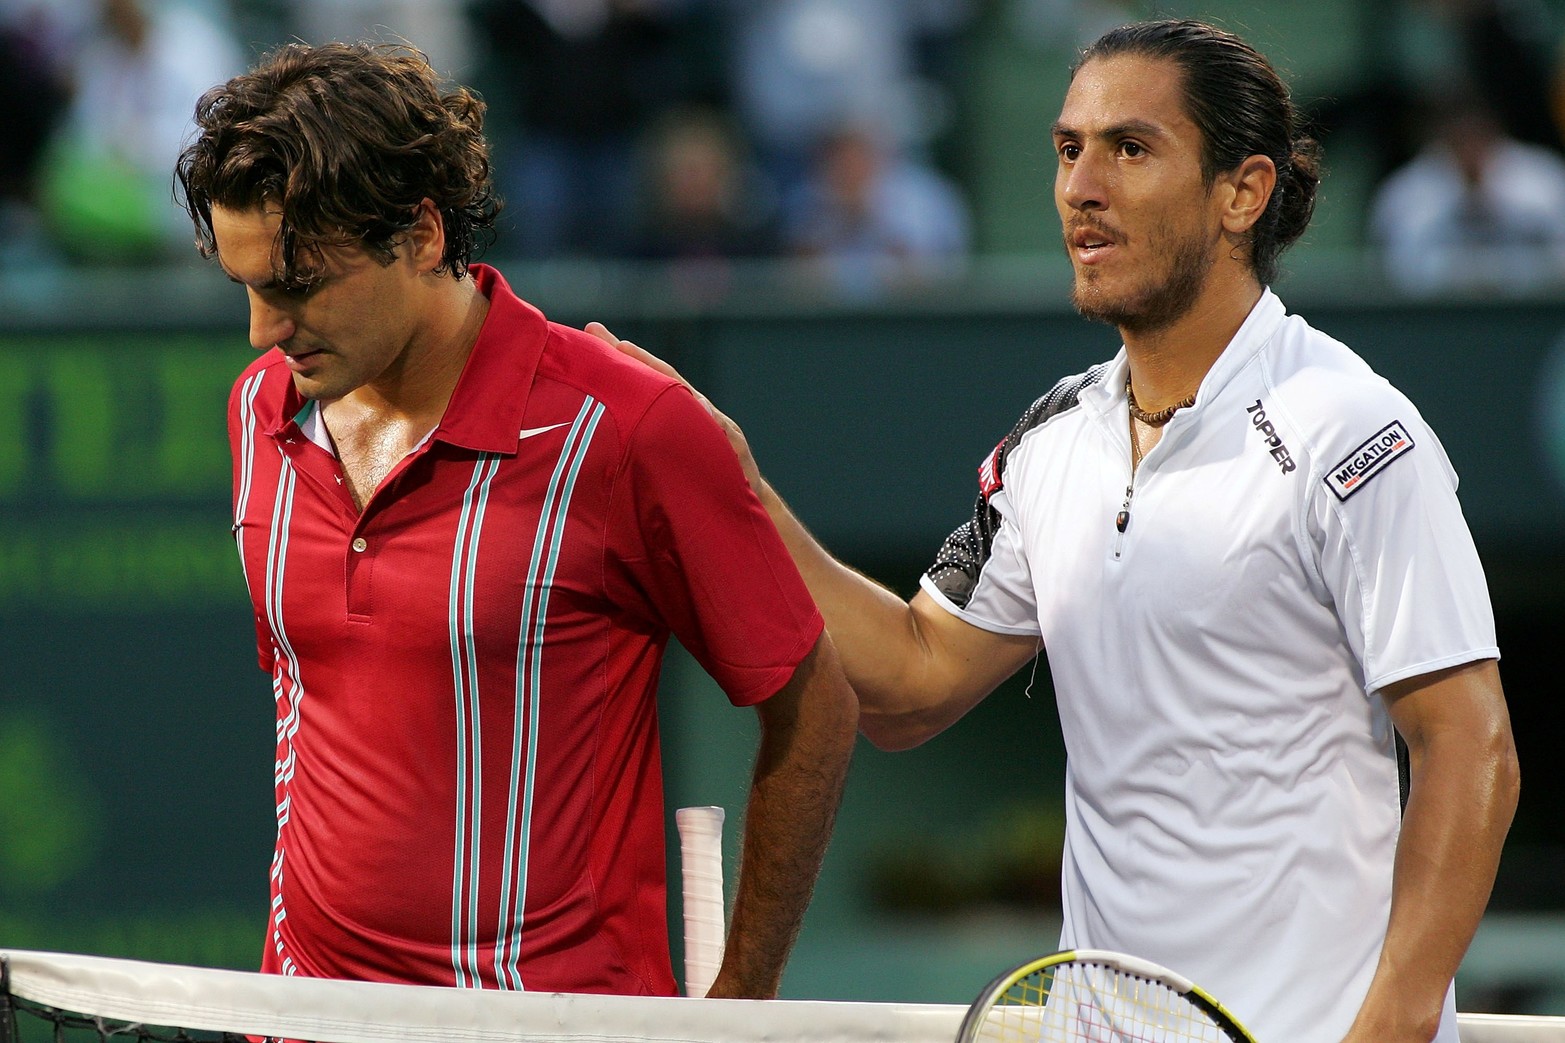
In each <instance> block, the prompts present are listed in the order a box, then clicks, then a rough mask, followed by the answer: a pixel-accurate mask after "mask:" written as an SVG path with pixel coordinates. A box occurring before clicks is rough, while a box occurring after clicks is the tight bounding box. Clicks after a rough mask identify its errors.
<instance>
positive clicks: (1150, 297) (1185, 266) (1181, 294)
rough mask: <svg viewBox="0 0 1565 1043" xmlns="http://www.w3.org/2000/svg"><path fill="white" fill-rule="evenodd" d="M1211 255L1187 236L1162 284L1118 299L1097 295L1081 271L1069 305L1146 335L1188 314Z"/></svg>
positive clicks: (1093, 317)
mask: <svg viewBox="0 0 1565 1043" xmlns="http://www.w3.org/2000/svg"><path fill="white" fill-rule="evenodd" d="M1213 263H1214V261H1213V257H1212V254H1211V252H1210V251H1209V250H1208V249H1207V248H1206V245H1205V244H1204V243H1202V242H1201V241H1200V240H1199V239H1196V238H1191V239H1187V240H1186V241H1185V242H1184V243H1182V244H1181V245H1180V247H1179V250H1178V252H1177V253H1176V254H1175V255H1174V258H1173V264H1172V265H1171V266H1170V273H1169V276H1168V278H1167V279H1165V280H1164V281H1163V282H1162V283H1160V284H1158V285H1156V286H1152V287H1150V288H1147V289H1145V290H1143V291H1141V292H1140V293H1139V294H1136V295H1134V296H1131V297H1128V298H1121V299H1118V300H1109V299H1101V298H1099V297H1098V296H1097V295H1096V294H1095V293H1094V292H1093V291H1094V289H1095V287H1094V286H1093V285H1092V284H1090V283H1089V282H1087V281H1086V280H1085V279H1083V277H1082V276H1081V274H1080V273H1078V274H1077V275H1076V280H1075V282H1074V283H1072V285H1071V304H1072V305H1074V306H1075V308H1076V311H1077V312H1079V313H1080V314H1081V316H1082V318H1085V319H1091V320H1092V321H1094V322H1105V323H1108V324H1109V325H1110V326H1115V327H1118V328H1119V329H1121V330H1123V331H1124V332H1126V333H1136V334H1146V333H1151V332H1155V331H1157V330H1160V329H1166V328H1167V327H1169V326H1171V325H1173V324H1174V323H1175V322H1177V321H1178V320H1180V319H1182V318H1184V316H1185V315H1187V314H1189V312H1190V309H1191V308H1193V307H1195V302H1196V300H1197V299H1198V298H1199V297H1200V296H1201V290H1202V288H1203V287H1204V286H1205V285H1206V277H1207V274H1208V273H1210V272H1211V270H1212V265H1213Z"/></svg>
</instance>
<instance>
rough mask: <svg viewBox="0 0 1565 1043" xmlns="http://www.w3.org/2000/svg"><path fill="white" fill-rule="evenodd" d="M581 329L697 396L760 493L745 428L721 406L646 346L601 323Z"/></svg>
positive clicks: (751, 483) (758, 476) (757, 469)
mask: <svg viewBox="0 0 1565 1043" xmlns="http://www.w3.org/2000/svg"><path fill="white" fill-rule="evenodd" d="M584 329H585V330H586V332H588V333H590V334H592V335H593V336H594V337H597V338H598V339H599V340H601V341H603V342H604V343H605V344H607V345H609V346H610V347H612V348H615V349H616V350H618V351H620V352H621V353H623V354H625V355H627V356H629V357H630V358H633V359H635V360H636V361H637V362H639V363H641V364H642V365H643V366H646V367H647V368H649V369H652V370H655V371H657V372H658V373H661V374H663V375H664V376H665V377H671V378H673V379H674V380H677V381H679V382H680V383H681V384H683V385H684V386H685V387H687V388H689V389H690V393H691V394H692V395H694V396H695V397H696V401H698V402H700V403H701V405H702V406H704V407H705V408H706V411H707V412H708V413H710V414H712V419H714V420H716V421H717V424H718V426H719V427H721V428H722V429H723V434H724V435H725V436H727V438H728V444H729V445H731V446H733V449H734V453H735V455H737V456H738V457H739V463H740V466H742V467H743V468H744V476H745V478H746V479H747V480H748V481H749V483H750V488H751V489H754V490H755V491H756V493H757V494H758V495H759V493H760V491H761V485H762V480H761V471H760V468H759V467H758V466H757V465H756V462H755V456H754V455H753V454H752V453H751V452H750V443H749V442H748V441H747V440H746V439H745V437H744V431H742V430H741V429H740V427H739V425H738V424H736V423H734V421H733V420H732V419H731V418H730V417H729V416H728V415H727V414H726V413H724V412H723V411H722V410H721V409H718V408H717V407H716V406H715V405H713V404H712V400H711V399H709V398H707V397H706V396H705V395H703V394H702V393H701V392H700V391H698V390H696V388H695V385H693V384H691V383H690V381H688V380H686V379H685V378H684V377H683V376H681V375H680V373H679V370H677V369H675V368H674V367H673V366H670V365H669V364H668V363H667V362H664V361H663V360H662V359H660V358H658V357H657V356H656V355H654V354H652V352H650V351H648V350H647V349H646V348H643V347H641V346H640V345H639V344H636V343H635V342H634V341H628V340H621V339H620V338H618V337H616V336H615V335H614V334H613V333H611V332H610V331H609V328H608V327H607V326H605V325H603V323H601V322H589V323H587V325H586V326H585V327H584Z"/></svg>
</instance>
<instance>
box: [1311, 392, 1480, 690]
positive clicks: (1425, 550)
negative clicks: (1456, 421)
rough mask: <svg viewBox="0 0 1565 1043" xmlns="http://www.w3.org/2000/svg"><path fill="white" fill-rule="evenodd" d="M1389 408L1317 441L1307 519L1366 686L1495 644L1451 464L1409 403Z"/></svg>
mask: <svg viewBox="0 0 1565 1043" xmlns="http://www.w3.org/2000/svg"><path fill="white" fill-rule="evenodd" d="M1392 410H1394V411H1392ZM1392 410H1387V411H1384V412H1382V413H1380V414H1379V415H1376V416H1374V417H1373V419H1371V420H1370V421H1369V422H1367V423H1359V424H1358V426H1357V428H1356V429H1353V428H1349V427H1345V428H1344V429H1343V434H1342V436H1341V437H1340V438H1338V439H1334V441H1335V443H1336V444H1335V445H1330V446H1325V447H1323V448H1322V450H1321V452H1322V457H1321V458H1322V459H1323V460H1326V461H1333V463H1331V464H1330V465H1329V466H1326V467H1325V468H1324V469H1323V470H1322V471H1321V473H1320V474H1319V476H1318V480H1317V481H1316V483H1315V485H1314V487H1313V490H1312V498H1311V501H1310V512H1309V519H1308V522H1307V524H1308V526H1309V535H1310V539H1311V540H1312V542H1313V543H1314V544H1315V548H1316V553H1317V560H1318V563H1319V566H1320V570H1321V576H1322V579H1323V581H1324V582H1325V585H1326V587H1327V589H1328V590H1329V591H1330V593H1331V597H1332V598H1333V600H1334V601H1335V603H1336V606H1337V611H1338V615H1339V617H1340V619H1341V620H1342V625H1343V629H1344V631H1345V633H1346V637H1347V640H1348V642H1349V644H1350V646H1351V647H1352V649H1353V651H1354V653H1355V655H1356V656H1357V658H1358V660H1359V663H1360V664H1361V666H1362V669H1363V673H1364V685H1365V688H1366V690H1368V691H1375V690H1377V689H1379V688H1383V687H1385V686H1386V685H1388V684H1391V683H1392V682H1394V681H1400V680H1404V679H1406V678H1409V677H1417V676H1419V675H1421V674H1426V673H1429V672H1431V671H1434V670H1440V669H1444V668H1446V667H1451V666H1458V665H1461V664H1462V663H1466V662H1472V661H1475V660H1479V659H1494V658H1498V657H1499V654H1500V653H1499V648H1498V647H1497V644H1496V641H1495V628H1494V613H1493V609H1492V608H1491V606H1490V602H1489V590H1488V585H1487V583H1486V581H1485V579H1484V573H1483V566H1482V564H1481V562H1480V561H1479V558H1478V551H1477V548H1476V547H1475V546H1474V544H1473V538H1472V534H1471V533H1470V532H1469V530H1468V527H1467V522H1466V519H1465V518H1464V517H1463V516H1462V509H1461V504H1460V503H1459V501H1458V500H1457V496H1456V486H1457V480H1456V472H1455V470H1454V469H1453V468H1452V466H1451V463H1450V460H1449V459H1448V458H1447V456H1446V453H1445V449H1444V447H1443V446H1441V444H1440V442H1439V440H1438V439H1437V438H1436V437H1435V434H1434V432H1433V431H1432V430H1431V429H1430V428H1429V427H1428V425H1427V424H1425V423H1424V421H1423V419H1422V417H1420V416H1419V415H1418V414H1417V412H1416V411H1415V410H1414V409H1413V407H1412V406H1411V404H1409V403H1407V401H1406V400H1405V399H1401V400H1399V402H1397V403H1396V404H1394V405H1393V406H1392Z"/></svg>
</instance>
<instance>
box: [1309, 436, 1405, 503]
mask: <svg viewBox="0 0 1565 1043" xmlns="http://www.w3.org/2000/svg"><path fill="white" fill-rule="evenodd" d="M1412 448H1413V436H1412V435H1410V434H1408V433H1407V428H1406V427H1405V426H1404V425H1403V424H1402V421H1400V420H1393V421H1391V423H1389V424H1387V425H1386V426H1385V427H1383V428H1381V429H1380V430H1379V431H1378V432H1376V433H1375V435H1374V436H1373V437H1371V438H1370V439H1369V440H1368V441H1366V442H1364V444H1362V445H1360V446H1359V447H1358V448H1357V449H1355V450H1353V452H1351V453H1349V454H1348V455H1347V456H1346V457H1344V458H1343V459H1342V460H1341V461H1340V462H1338V463H1337V465H1336V466H1334V467H1332V468H1331V469H1330V470H1328V471H1327V472H1326V477H1325V478H1324V479H1322V481H1324V482H1325V483H1326V484H1327V485H1328V486H1330V487H1331V491H1332V492H1334V493H1336V494H1337V499H1339V500H1346V499H1347V498H1348V497H1349V496H1352V495H1353V494H1354V493H1356V492H1358V491H1359V490H1360V489H1362V488H1364V486H1365V484H1367V483H1368V482H1369V480H1370V479H1371V478H1373V477H1375V475H1377V474H1379V473H1380V472H1381V471H1384V470H1385V469H1386V468H1387V467H1388V466H1390V464H1391V461H1393V460H1395V459H1396V458H1397V457H1399V456H1401V455H1402V454H1403V453H1405V452H1407V451H1408V450H1410V449H1412Z"/></svg>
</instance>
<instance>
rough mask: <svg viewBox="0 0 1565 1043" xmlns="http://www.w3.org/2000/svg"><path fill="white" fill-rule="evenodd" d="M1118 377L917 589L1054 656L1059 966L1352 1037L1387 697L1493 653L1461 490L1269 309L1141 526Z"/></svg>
mask: <svg viewBox="0 0 1565 1043" xmlns="http://www.w3.org/2000/svg"><path fill="white" fill-rule="evenodd" d="M1125 374H1126V359H1125V353H1124V351H1123V349H1122V350H1121V351H1120V353H1119V355H1118V356H1116V357H1115V358H1114V359H1113V360H1112V361H1111V362H1108V363H1106V364H1104V365H1100V366H1097V367H1094V368H1093V369H1092V370H1090V371H1088V373H1086V374H1083V375H1082V376H1080V377H1075V378H1071V379H1069V380H1066V381H1062V382H1061V383H1060V384H1059V385H1057V386H1056V387H1055V389H1054V390H1052V391H1051V392H1049V394H1047V395H1045V396H1044V397H1043V398H1041V399H1039V400H1038V402H1037V403H1036V404H1035V405H1034V406H1033V407H1032V408H1031V409H1029V410H1028V413H1027V414H1026V415H1025V416H1024V417H1023V418H1022V421H1021V423H1019V424H1018V425H1017V427H1016V428H1015V429H1014V430H1013V431H1012V432H1011V434H1010V435H1009V436H1007V438H1006V439H1005V441H1003V442H1002V443H1001V444H1000V446H998V447H997V448H996V450H995V452H994V453H993V454H991V456H990V457H989V459H987V460H986V461H985V462H984V466H983V468H981V470H980V485H981V489H982V492H981V495H980V497H979V501H978V507H977V511H976V513H975V517H974V519H973V521H972V522H970V523H968V525H966V526H964V527H963V528H961V529H959V530H957V532H956V533H954V534H953V535H952V537H951V538H950V539H949V540H947V541H946V544H945V546H944V547H943V548H942V551H941V556H940V559H939V561H937V563H936V565H935V566H934V567H933V568H931V569H930V571H929V572H928V573H927V574H926V575H925V577H924V579H923V586H924V589H925V590H926V591H928V592H929V593H930V594H931V595H932V596H933V597H934V598H935V599H936V600H937V601H939V602H940V603H942V604H943V605H944V606H945V607H946V608H947V609H948V610H950V611H951V612H953V613H954V614H956V615H957V616H959V617H960V618H962V619H964V620H966V621H967V622H969V623H971V624H973V625H974V626H978V627H982V628H983V629H986V630H991V631H995V632H999V633H1006V634H1027V635H1040V636H1041V637H1042V639H1043V642H1044V646H1045V648H1046V650H1047V655H1048V661H1049V667H1050V670H1051V672H1052V674H1053V678H1054V686H1055V692H1056V698H1057V702H1058V708H1059V716H1060V723H1061V726H1062V729H1063V732H1064V738H1065V745H1066V750H1067V753H1068V761H1067V776H1066V805H1067V829H1066V840H1065V850H1064V872H1063V881H1062V890H1063V901H1064V931H1063V934H1062V938H1061V945H1062V947H1063V948H1076V947H1092V948H1106V949H1118V950H1122V951H1125V952H1130V953H1134V954H1137V955H1140V956H1143V957H1146V958H1148V959H1151V960H1154V961H1156V962H1159V963H1163V964H1165V965H1167V966H1169V967H1171V968H1173V969H1175V970H1177V971H1179V972H1180V973H1182V974H1185V975H1188V976H1189V977H1190V978H1192V979H1193V980H1194V981H1196V982H1197V983H1199V984H1201V985H1202V986H1204V987H1205V988H1206V989H1207V990H1208V991H1210V992H1211V993H1212V994H1213V995H1215V996H1216V997H1217V998H1218V999H1219V1000H1221V1001H1222V1002H1223V1003H1224V1004H1225V1005H1227V1006H1228V1007H1229V1008H1230V1009H1231V1010H1233V1011H1234V1012H1235V1013H1236V1014H1237V1015H1238V1016H1239V1018H1240V1020H1242V1021H1245V1022H1246V1023H1247V1024H1248V1026H1249V1027H1250V1029H1251V1031H1252V1032H1254V1033H1255V1034H1256V1036H1257V1038H1259V1039H1261V1040H1266V1041H1273V1040H1276V1041H1286V1043H1336V1041H1337V1040H1339V1039H1340V1038H1341V1037H1342V1035H1343V1033H1344V1032H1346V1030H1347V1028H1348V1026H1349V1024H1350V1023H1351V1021H1352V1020H1353V1017H1354V1015H1355V1013H1356V1012H1357V1010H1358V1007H1359V1005H1360V1003H1361V1001H1362V1000H1363V997H1364V994H1365V992H1366V990H1367V989H1368V986H1369V981H1370V978H1371V976H1372V975H1373V972H1374V969H1375V964H1376V960H1377V958H1378V956H1379V952H1380V947H1381V944H1382V942H1383V940H1384V935H1385V926H1386V922H1387V918H1388V916H1389V910H1390V898H1391V876H1392V860H1393V857H1394V854H1395V849H1396V843H1397V835H1398V830H1399V826H1400V820H1401V800H1400V775H1399V771H1398V758H1397V752H1396V748H1395V746H1396V743H1395V740H1394V731H1393V729H1392V727H1391V724H1390V721H1389V718H1388V716H1387V714H1386V710H1385V707H1384V705H1383V704H1382V702H1381V700H1380V699H1379V698H1378V697H1376V696H1375V694H1374V693H1375V692H1376V691H1377V690H1378V689H1379V688H1381V687H1383V686H1385V685H1387V684H1389V683H1391V682H1393V681H1397V680H1399V679H1402V678H1408V677H1415V676H1418V675H1421V674H1426V673H1429V672H1430V671H1433V670H1438V669H1441V668H1443V667H1449V666H1454V665H1457V664H1461V663H1465V662H1470V661H1473V660H1478V659H1485V658H1497V657H1498V655H1499V650H1498V648H1497V647H1496V644H1495V635H1494V617H1493V613H1492V611H1491V609H1490V605H1489V596H1488V590H1487V587H1486V585H1485V582H1484V576H1483V571H1482V568H1481V566H1480V564H1479V560H1478V555H1477V553H1476V551H1475V549H1474V547H1473V541H1472V537H1471V535H1470V534H1469V532H1468V529H1467V525H1466V522H1465V521H1464V519H1463V517H1462V512H1461V508H1460V506H1459V505H1458V503H1457V499H1456V475H1455V472H1454V471H1453V470H1452V467H1451V464H1450V461H1449V460H1448V459H1447V458H1446V454H1445V451H1444V449H1443V448H1442V447H1441V445H1440V443H1439V441H1438V440H1437V439H1436V438H1435V436H1434V433H1433V432H1432V431H1431V430H1430V429H1429V427H1428V426H1427V425H1426V424H1425V423H1424V420H1423V417H1422V416H1420V415H1419V413H1418V411H1417V410H1416V409H1415V408H1414V407H1413V405H1412V404H1411V403H1410V402H1409V401H1408V400H1407V398H1405V397H1404V396H1403V395H1402V394H1401V393H1400V392H1398V391H1397V390H1396V389H1395V388H1393V387H1392V386H1391V385H1390V384H1388V383H1387V382H1386V381H1385V380H1384V379H1383V378H1381V377H1379V376H1377V375H1376V374H1375V373H1374V372H1373V371H1372V370H1371V369H1370V368H1369V366H1368V365H1367V364H1366V363H1365V362H1364V361H1363V360H1362V359H1360V358H1359V357H1358V356H1357V355H1355V354H1354V353H1353V352H1352V351H1350V350H1349V349H1348V348H1346V347H1344V346H1343V345H1342V344H1340V343H1338V342H1337V341H1335V340H1332V339H1331V338H1330V337H1327V336H1325V335H1324V334H1322V333H1320V332H1318V331H1316V330H1314V329H1312V328H1311V327H1310V326H1309V325H1308V324H1306V323H1305V322H1304V320H1302V319H1300V318H1298V317H1297V316H1289V315H1286V314H1285V312H1284V308H1283V305H1282V302H1281V301H1280V300H1278V298H1277V297H1276V296H1275V295H1274V294H1272V293H1271V292H1270V291H1267V292H1266V293H1265V294H1264V295H1263V296H1262V298H1261V300H1260V301H1259V302H1258V303H1257V305H1256V307H1255V309H1254V310H1253V311H1252V312H1251V314H1250V316H1249V318H1248V319H1247V320H1246V322H1245V324H1244V326H1243V327H1242V328H1241V329H1240V330H1239V332H1238V333H1237V334H1236V335H1235V336H1234V339H1233V341H1232V342H1231V343H1230V344H1229V345H1228V347H1227V348H1226V349H1225V350H1224V352H1223V354H1222V356H1221V357H1220V358H1219V359H1218V360H1217V362H1216V364H1215V365H1213V367H1212V369H1211V371H1210V372H1208V373H1207V375H1206V378H1205V379H1204V380H1203V381H1202V383H1201V387H1200V389H1199V390H1198V392H1197V394H1196V399H1195V404H1194V405H1192V406H1190V407H1188V408H1186V409H1182V410H1180V411H1179V412H1178V413H1177V414H1176V415H1175V416H1174V418H1173V419H1172V420H1170V421H1169V423H1168V425H1167V427H1166V428H1164V432H1163V436H1162V438H1161V440H1160V441H1159V442H1158V443H1157V444H1156V445H1155V446H1154V447H1153V448H1152V449H1151V451H1150V452H1149V453H1147V455H1146V458H1145V459H1144V460H1143V461H1142V463H1141V466H1140V468H1139V469H1138V471H1137V473H1136V475H1135V478H1134V485H1133V490H1132V494H1131V496H1130V498H1129V501H1130V502H1129V510H1128V514H1129V518H1128V522H1127V524H1125V526H1124V531H1123V532H1121V531H1120V530H1119V526H1118V525H1117V524H1116V515H1118V514H1119V513H1120V512H1121V511H1122V510H1123V509H1124V508H1125V501H1126V487H1127V485H1130V484H1131V481H1132V479H1131V473H1130V441H1129V433H1128V426H1129V418H1128V416H1127V412H1126V401H1125V391H1124V387H1125ZM1446 1007H1447V1011H1446V1018H1445V1023H1444V1024H1443V1026H1442V1029H1441V1034H1440V1035H1439V1036H1437V1037H1436V1038H1437V1040H1438V1041H1440V1043H1455V1040H1456V1022H1455V1014H1454V1005H1453V1001H1452V997H1451V996H1450V995H1449V994H1448V996H1447V999H1446Z"/></svg>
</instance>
